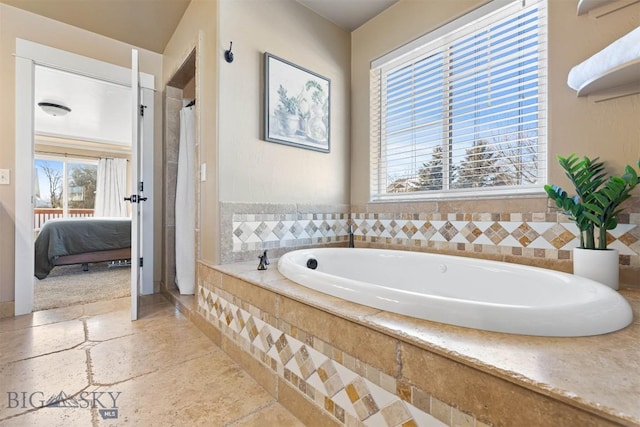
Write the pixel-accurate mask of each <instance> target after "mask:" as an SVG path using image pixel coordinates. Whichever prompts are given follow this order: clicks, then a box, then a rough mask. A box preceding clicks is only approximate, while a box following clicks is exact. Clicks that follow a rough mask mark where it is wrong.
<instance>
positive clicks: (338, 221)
mask: <svg viewBox="0 0 640 427" xmlns="http://www.w3.org/2000/svg"><path fill="white" fill-rule="evenodd" d="M348 224H349V214H345V213H325V214H312V213H309V214H300V213H295V214H233V217H232V234H233V236H232V241H233V252H245V251H255V250H263V249H275V248H281V247H296V246H308V245H317V244H326V243H334V242H346V241H347V240H348V238H349V233H348V229H347V227H348Z"/></svg>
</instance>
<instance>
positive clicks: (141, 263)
mask: <svg viewBox="0 0 640 427" xmlns="http://www.w3.org/2000/svg"><path fill="white" fill-rule="evenodd" d="M143 259H144V258H142V257H140V265H139V267H143V264H144V262H142V260H143Z"/></svg>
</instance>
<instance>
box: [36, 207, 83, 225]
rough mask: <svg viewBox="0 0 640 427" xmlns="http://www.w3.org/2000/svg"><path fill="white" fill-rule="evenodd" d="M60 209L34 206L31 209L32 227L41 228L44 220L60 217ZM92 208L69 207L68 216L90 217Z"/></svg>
mask: <svg viewBox="0 0 640 427" xmlns="http://www.w3.org/2000/svg"><path fill="white" fill-rule="evenodd" d="M62 215H63V213H62V209H61V208H60V209H55V208H35V209H34V210H33V228H42V226H43V225H44V223H45V222H47V221H48V220H50V219H53V218H62ZM92 216H93V209H69V211H68V215H67V217H68V218H84V217H92Z"/></svg>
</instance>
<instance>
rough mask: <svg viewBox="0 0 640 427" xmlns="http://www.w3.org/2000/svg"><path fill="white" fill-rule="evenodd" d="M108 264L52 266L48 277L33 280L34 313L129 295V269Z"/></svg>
mask: <svg viewBox="0 0 640 427" xmlns="http://www.w3.org/2000/svg"><path fill="white" fill-rule="evenodd" d="M107 266H108V263H106V262H105V263H97V264H89V271H82V266H81V265H64V266H59V267H55V268H54V269H53V270H51V273H49V275H48V276H47V277H46V278H44V279H42V280H38V279H35V278H34V287H33V311H39V310H47V309H50V308H58V307H66V306H69V305H75V304H85V303H88V302H94V301H102V300H109V299H114V298H121V297H124V296H127V295H130V284H131V269H130V268H129V267H114V268H108V267H107Z"/></svg>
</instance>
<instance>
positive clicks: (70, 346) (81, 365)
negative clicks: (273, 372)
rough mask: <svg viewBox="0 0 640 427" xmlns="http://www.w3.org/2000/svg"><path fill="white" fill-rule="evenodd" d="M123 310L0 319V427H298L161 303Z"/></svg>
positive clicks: (91, 307) (80, 308) (123, 302)
mask: <svg viewBox="0 0 640 427" xmlns="http://www.w3.org/2000/svg"><path fill="white" fill-rule="evenodd" d="M129 307H130V306H129V298H128V297H126V298H120V299H115V300H110V301H103V302H97V303H91V304H85V305H76V306H70V307H65V308H60V309H52V310H46V311H40V312H35V313H33V314H30V315H26V316H19V317H14V318H8V319H2V320H0V425H1V426H3V427H4V426H20V427H23V426H47V427H50V426H65V427H68V426H120V425H140V426H199V425H202V426H302V423H300V421H299V420H298V419H296V418H295V417H294V416H293V415H291V414H290V413H289V412H287V411H286V410H285V409H284V408H283V407H282V406H281V405H280V404H279V403H277V402H276V401H275V399H274V398H273V396H271V395H270V394H268V393H267V392H266V391H265V390H264V389H263V388H261V387H260V386H259V385H258V384H257V383H256V382H255V381H254V380H253V379H252V378H251V377H250V376H249V375H248V374H247V373H246V372H245V371H243V370H242V369H241V368H240V367H239V366H238V365H237V364H236V363H235V362H234V361H233V360H231V359H230V358H229V357H228V356H227V355H226V354H225V353H224V352H223V351H222V350H221V349H220V348H218V347H217V346H216V345H215V344H213V343H212V342H211V341H210V340H209V339H208V338H207V337H206V336H205V335H204V334H203V333H201V332H200V331H199V330H198V329H197V328H196V327H195V326H194V325H193V324H192V323H191V322H190V321H189V320H188V319H187V318H186V317H185V316H183V315H182V314H180V313H179V312H178V311H177V310H176V309H175V308H174V307H173V305H171V304H170V303H169V302H167V301H166V299H165V298H164V297H162V296H160V295H152V296H149V297H144V298H143V301H142V304H141V308H140V319H139V320H138V321H135V322H131V321H130V320H129V319H130V317H129V316H130V311H129ZM48 402H51V403H52V404H51V405H49V406H46V405H47V403H48Z"/></svg>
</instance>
